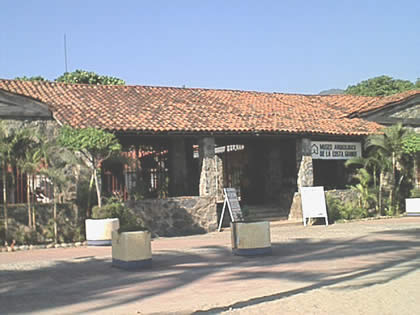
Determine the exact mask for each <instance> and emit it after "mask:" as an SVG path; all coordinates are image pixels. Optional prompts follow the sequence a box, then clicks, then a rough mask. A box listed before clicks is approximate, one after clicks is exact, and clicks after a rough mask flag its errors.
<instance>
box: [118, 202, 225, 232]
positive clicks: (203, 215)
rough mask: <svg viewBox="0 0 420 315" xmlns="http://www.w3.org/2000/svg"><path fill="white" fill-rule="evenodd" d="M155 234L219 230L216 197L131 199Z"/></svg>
mask: <svg viewBox="0 0 420 315" xmlns="http://www.w3.org/2000/svg"><path fill="white" fill-rule="evenodd" d="M126 205H127V206H128V207H129V208H131V209H132V210H133V211H134V212H135V214H136V215H138V216H139V217H140V219H141V220H142V221H143V223H144V225H145V227H146V228H147V229H148V230H149V231H151V232H152V234H153V235H154V236H180V235H190V234H198V233H206V232H211V231H215V230H216V229H217V212H216V200H215V198H213V197H172V198H166V199H146V200H136V201H127V203H126Z"/></svg>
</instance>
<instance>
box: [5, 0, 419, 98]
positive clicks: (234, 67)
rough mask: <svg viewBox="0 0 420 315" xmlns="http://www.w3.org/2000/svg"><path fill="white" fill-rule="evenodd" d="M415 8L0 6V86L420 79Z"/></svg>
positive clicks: (273, 86) (300, 89)
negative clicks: (90, 79)
mask: <svg viewBox="0 0 420 315" xmlns="http://www.w3.org/2000/svg"><path fill="white" fill-rule="evenodd" d="M419 13H420V1H419V0H412V1H395V0H393V1H379V0H377V1H369V0H365V1H357V0H355V1H345V0H344V1H337V0H335V1H333V0H332V1H310V0H308V1H280V0H278V1H257V0H255V1H229V0H225V1H217V0H208V1H204V0H194V1H181V0H176V1H170V0H167V1H150V0H149V1H105V0H102V1H93V0H89V1H76V0H71V1H57V0H55V1H45V0H43V1H35V0H34V1H29V0H27V1H24V0H14V1H4V2H3V3H2V8H1V10H0V27H1V31H0V34H1V35H0V42H1V49H0V77H1V78H14V77H16V76H23V75H26V76H34V75H41V76H44V77H46V78H48V79H51V80H52V79H54V78H56V77H58V76H59V75H61V74H62V73H63V72H64V52H63V35H64V33H66V34H67V46H68V65H69V71H74V70H76V69H84V70H89V71H94V72H97V73H99V74H106V75H112V76H116V77H119V78H122V79H124V80H125V81H126V82H127V83H128V84H141V85H163V86H182V85H186V86H187V87H203V88H222V89H241V90H256V91H278V92H287V93H318V92H319V91H321V90H325V89H329V88H345V87H347V85H349V84H354V83H357V82H359V81H361V80H364V79H367V78H370V77H374V76H378V75H382V74H387V75H390V76H393V77H395V78H401V79H407V80H411V81H414V80H416V78H418V77H420V58H419V57H420V17H419Z"/></svg>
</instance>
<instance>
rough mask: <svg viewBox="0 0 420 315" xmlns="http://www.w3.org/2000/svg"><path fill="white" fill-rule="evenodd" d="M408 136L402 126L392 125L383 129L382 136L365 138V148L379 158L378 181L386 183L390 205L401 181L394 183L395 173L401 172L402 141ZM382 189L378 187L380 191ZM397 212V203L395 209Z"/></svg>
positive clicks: (392, 203) (392, 204) (393, 201)
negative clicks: (380, 163)
mask: <svg viewBox="0 0 420 315" xmlns="http://www.w3.org/2000/svg"><path fill="white" fill-rule="evenodd" d="M407 135H408V130H407V129H405V128H404V127H403V126H402V124H397V125H393V126H391V127H388V128H385V129H384V130H383V134H381V135H372V136H369V137H368V138H367V142H366V148H368V149H369V148H370V149H372V150H373V152H375V154H377V155H378V156H380V157H381V161H382V163H383V165H382V167H381V176H380V180H381V183H382V181H387V182H388V186H390V187H388V190H390V192H389V196H390V205H391V206H394V204H395V197H396V196H395V191H396V190H399V186H400V184H401V181H402V179H400V181H398V183H397V182H396V178H397V172H398V171H400V170H401V165H402V159H403V155H404V148H403V140H404V138H405V137H406V136H407ZM381 190H382V187H380V191H381ZM395 210H396V211H398V203H397V207H396V208H395Z"/></svg>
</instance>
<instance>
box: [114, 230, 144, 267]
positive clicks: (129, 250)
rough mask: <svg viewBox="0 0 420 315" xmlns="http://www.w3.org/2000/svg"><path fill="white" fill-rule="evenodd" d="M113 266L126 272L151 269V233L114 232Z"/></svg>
mask: <svg viewBox="0 0 420 315" xmlns="http://www.w3.org/2000/svg"><path fill="white" fill-rule="evenodd" d="M112 265H113V266H115V267H118V268H122V269H126V270H138V269H145V268H150V267H151V266H152V245H151V235H150V232H148V231H138V232H123V233H118V232H113V233H112Z"/></svg>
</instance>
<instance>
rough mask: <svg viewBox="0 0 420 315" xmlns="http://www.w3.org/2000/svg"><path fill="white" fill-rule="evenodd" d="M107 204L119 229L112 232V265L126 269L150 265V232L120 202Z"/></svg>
mask: <svg viewBox="0 0 420 315" xmlns="http://www.w3.org/2000/svg"><path fill="white" fill-rule="evenodd" d="M107 206H108V208H111V209H112V211H111V215H113V216H115V217H117V218H118V219H119V222H120V227H119V229H117V230H113V232H112V265H113V266H115V267H118V268H122V269H127V270H136V269H143V268H148V267H151V265H152V246H151V234H150V232H149V231H147V230H146V229H145V228H144V226H143V222H142V221H141V219H140V218H139V217H138V216H136V215H135V214H134V212H133V211H132V210H131V209H129V208H128V207H126V206H125V205H124V204H123V203H121V202H114V203H112V204H111V205H106V206H105V207H107Z"/></svg>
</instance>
